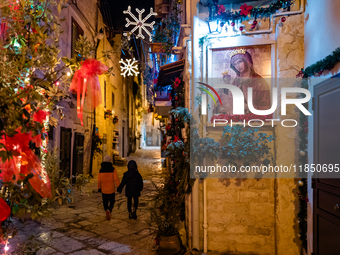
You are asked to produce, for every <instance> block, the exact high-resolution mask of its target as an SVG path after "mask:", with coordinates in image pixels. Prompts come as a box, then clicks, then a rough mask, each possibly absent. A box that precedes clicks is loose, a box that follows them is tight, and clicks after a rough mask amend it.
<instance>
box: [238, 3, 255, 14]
mask: <svg viewBox="0 0 340 255" xmlns="http://www.w3.org/2000/svg"><path fill="white" fill-rule="evenodd" d="M240 9H241V11H240V14H241V15H243V16H247V15H248V14H250V12H251V10H252V9H253V6H251V5H247V4H244V5H242V6H241V7H240Z"/></svg>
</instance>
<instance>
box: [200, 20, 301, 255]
mask: <svg viewBox="0 0 340 255" xmlns="http://www.w3.org/2000/svg"><path fill="white" fill-rule="evenodd" d="M276 19H277V21H278V20H279V17H278V18H276ZM276 24H279V22H276ZM243 36H244V35H243ZM253 37H256V38H262V39H271V40H276V45H275V47H276V49H277V52H276V55H277V59H275V57H273V58H272V61H274V63H276V71H277V74H278V78H295V76H296V74H297V73H298V72H299V70H300V69H301V68H302V67H303V64H304V44H303V40H304V16H303V15H293V16H289V17H287V20H286V22H285V23H283V25H282V26H279V25H276V33H275V34H270V35H256V36H253ZM281 82H282V83H281ZM287 84H290V86H294V85H293V82H292V80H290V82H289V83H287V80H282V81H281V80H279V83H278V85H279V86H283V85H284V86H287ZM287 111H288V114H287V116H285V117H282V119H296V120H297V121H298V116H299V110H298V109H295V108H288V110H287ZM297 132H298V129H297V128H284V127H282V126H281V125H278V126H276V127H275V135H276V136H277V139H276V141H275V147H274V150H275V155H276V164H277V165H281V164H282V165H285V166H287V165H288V166H289V165H290V164H298V143H299V141H298V135H297ZM213 136H214V134H213V133H211V132H209V137H212V138H215V137H213ZM215 140H218V139H215ZM278 177H280V176H278ZM291 177H292V178H277V179H261V180H256V179H207V180H206V181H207V203H208V208H207V211H208V250H212V251H217V252H231V253H232V254H261V255H264V254H266V255H272V254H278V255H281V254H282V255H283V254H285V255H286V254H291V255H295V254H296V255H298V254H300V241H299V237H298V223H297V212H298V199H297V190H298V189H297V184H296V180H295V179H294V178H293V177H294V176H291ZM202 186H203V185H202V184H200V208H202V209H201V210H200V244H201V245H202V244H203V227H202V226H203V188H202ZM201 248H203V245H202V246H201Z"/></svg>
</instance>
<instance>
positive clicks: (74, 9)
mask: <svg viewBox="0 0 340 255" xmlns="http://www.w3.org/2000/svg"><path fill="white" fill-rule="evenodd" d="M62 15H63V16H65V21H64V22H63V23H62V28H63V30H64V32H63V33H62V34H61V35H60V49H61V56H68V57H70V56H71V28H72V19H74V20H75V21H76V22H77V23H78V24H79V26H80V27H81V28H82V29H83V31H84V35H85V36H86V37H87V39H88V41H89V42H91V43H92V44H93V45H97V41H96V39H95V36H96V34H97V31H99V30H100V29H101V28H102V29H103V30H104V23H103V18H102V15H101V13H100V11H99V9H98V7H97V1H95V0H83V1H78V4H77V6H75V5H73V4H70V5H69V6H68V8H66V9H63V11H62ZM120 40H121V38H120V35H119V36H116V37H115V38H114V42H115V44H117V45H119V44H120ZM103 51H113V47H112V45H111V44H110V43H109V41H108V40H107V38H106V35H105V36H104V38H103V39H101V40H100V41H99V44H98V48H97V59H98V60H100V61H101V62H103V63H104V64H106V65H107V66H108V67H113V68H114V70H113V72H114V74H115V76H112V75H111V76H109V75H101V76H99V82H100V86H101V93H102V102H103V104H101V105H99V106H98V107H97V109H96V116H95V118H94V112H93V111H88V109H86V106H85V109H84V116H83V120H84V126H81V124H80V120H79V119H78V117H77V108H76V106H77V99H76V98H75V97H72V96H71V99H67V100H62V101H60V102H59V106H61V107H63V108H62V109H63V112H64V114H65V119H64V120H61V121H59V125H58V127H57V128H56V129H55V131H54V140H53V146H54V147H55V148H59V146H60V127H66V128H71V129H72V138H71V152H72V153H71V158H73V143H74V133H75V132H78V133H81V134H83V135H84V162H83V166H84V167H83V172H84V173H88V172H89V169H90V158H91V135H92V130H93V124H94V120H95V121H96V126H97V127H98V131H99V135H100V137H101V138H103V137H104V134H105V135H106V138H107V145H106V153H105V154H107V155H110V156H112V155H113V149H112V142H113V130H115V129H117V130H121V125H122V124H121V123H122V118H125V117H126V116H122V115H123V114H124V111H123V110H124V107H126V106H125V101H124V93H122V91H123V88H124V84H123V79H122V76H121V75H120V68H119V66H120V64H119V63H118V62H119V60H120V51H115V53H114V54H113V55H112V60H105V59H104V58H103V56H102V52H103ZM104 82H106V108H108V109H110V110H114V111H115V113H114V114H115V115H117V116H118V118H119V120H120V121H119V123H118V124H116V125H113V122H112V118H111V119H108V118H107V119H105V118H104ZM61 86H63V85H61ZM112 93H114V101H115V102H114V104H112ZM85 105H86V104H85ZM71 106H72V107H71ZM112 106H113V107H112ZM120 139H121V138H120ZM120 141H121V140H120ZM102 160H103V156H102V155H96V157H95V158H94V160H93V169H92V173H93V174H94V175H96V174H97V173H98V171H99V169H100V163H101V162H102ZM71 167H72V159H71Z"/></svg>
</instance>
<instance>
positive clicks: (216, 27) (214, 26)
mask: <svg viewBox="0 0 340 255" xmlns="http://www.w3.org/2000/svg"><path fill="white" fill-rule="evenodd" d="M205 21H206V22H207V23H208V28H209V33H210V34H213V35H217V34H220V33H221V32H222V27H223V26H221V24H220V22H219V21H218V20H210V19H206V20H205Z"/></svg>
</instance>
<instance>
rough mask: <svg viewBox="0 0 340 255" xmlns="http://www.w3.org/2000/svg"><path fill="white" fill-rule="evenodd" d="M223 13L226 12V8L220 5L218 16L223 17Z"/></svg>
mask: <svg viewBox="0 0 340 255" xmlns="http://www.w3.org/2000/svg"><path fill="white" fill-rule="evenodd" d="M223 12H225V7H224V5H219V6H218V12H217V14H218V15H221V14H222V13H223Z"/></svg>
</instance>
